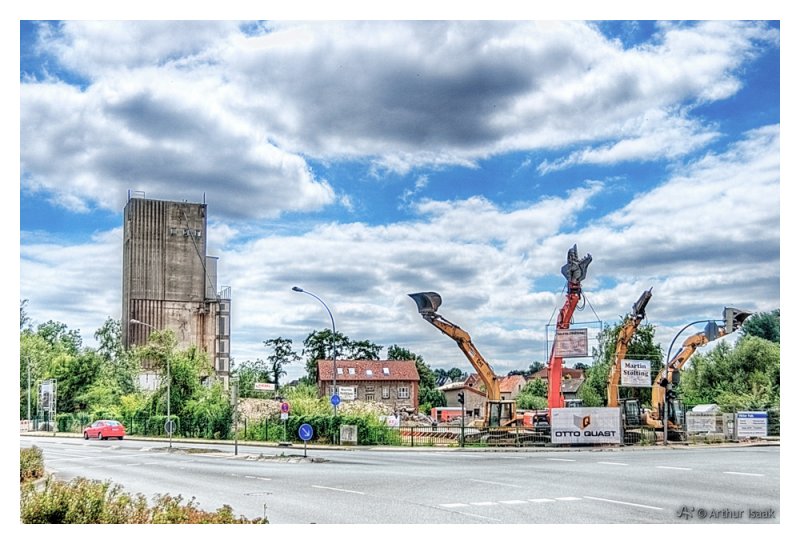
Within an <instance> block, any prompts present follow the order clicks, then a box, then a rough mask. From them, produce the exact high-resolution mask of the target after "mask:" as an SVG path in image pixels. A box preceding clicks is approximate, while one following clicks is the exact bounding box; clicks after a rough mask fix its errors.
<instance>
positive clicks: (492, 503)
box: [470, 501, 497, 506]
mask: <svg viewBox="0 0 800 544" xmlns="http://www.w3.org/2000/svg"><path fill="white" fill-rule="evenodd" d="M470 504H471V505H472V506H495V505H496V504H497V503H496V502H491V501H486V502H471V503H470Z"/></svg>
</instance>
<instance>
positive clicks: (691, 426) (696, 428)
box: [686, 412, 719, 433]
mask: <svg viewBox="0 0 800 544" xmlns="http://www.w3.org/2000/svg"><path fill="white" fill-rule="evenodd" d="M686 431H687V432H689V433H714V432H719V431H717V414H697V413H692V412H689V413H687V414H686Z"/></svg>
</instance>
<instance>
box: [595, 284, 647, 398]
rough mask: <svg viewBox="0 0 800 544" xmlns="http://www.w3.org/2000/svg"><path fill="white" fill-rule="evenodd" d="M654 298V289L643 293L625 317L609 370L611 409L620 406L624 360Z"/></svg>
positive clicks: (607, 389) (608, 389)
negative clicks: (620, 386) (651, 299)
mask: <svg viewBox="0 0 800 544" xmlns="http://www.w3.org/2000/svg"><path fill="white" fill-rule="evenodd" d="M652 296H653V288H652V287H651V288H650V289H648V290H647V291H643V292H642V294H641V296H640V297H639V300H637V301H636V303H634V305H633V307H632V308H631V313H629V314H628V315H627V316H625V320H624V321H623V322H622V327H621V328H620V330H619V334H618V335H617V344H616V349H615V351H614V364H612V365H611V368H610V370H609V373H608V387H607V388H606V391H607V393H608V407H609V408H616V407H618V406H619V403H620V400H619V382H620V377H621V375H622V360H623V359H624V358H625V355H627V353H628V345H629V344H630V343H631V340H633V335H634V334H636V329H638V328H639V324H640V323H641V322H642V320H643V319H644V318H645V307H646V306H647V303H648V302H649V301H650V298H651V297H652Z"/></svg>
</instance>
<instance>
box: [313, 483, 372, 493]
mask: <svg viewBox="0 0 800 544" xmlns="http://www.w3.org/2000/svg"><path fill="white" fill-rule="evenodd" d="M311 487H316V488H317V489H329V490H331V491H341V492H342V493H354V494H356V495H366V493H364V492H362V491H353V490H352V489H339V488H338V487H325V486H324V485H312V486H311Z"/></svg>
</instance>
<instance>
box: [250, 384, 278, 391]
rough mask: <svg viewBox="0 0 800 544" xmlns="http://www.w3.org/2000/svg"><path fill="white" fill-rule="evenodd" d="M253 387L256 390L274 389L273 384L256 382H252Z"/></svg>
mask: <svg viewBox="0 0 800 544" xmlns="http://www.w3.org/2000/svg"><path fill="white" fill-rule="evenodd" d="M253 389H255V390H256V391H275V384H274V383H263V382H256V383H254V384H253Z"/></svg>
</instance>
